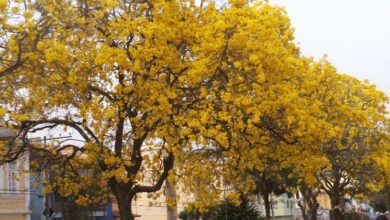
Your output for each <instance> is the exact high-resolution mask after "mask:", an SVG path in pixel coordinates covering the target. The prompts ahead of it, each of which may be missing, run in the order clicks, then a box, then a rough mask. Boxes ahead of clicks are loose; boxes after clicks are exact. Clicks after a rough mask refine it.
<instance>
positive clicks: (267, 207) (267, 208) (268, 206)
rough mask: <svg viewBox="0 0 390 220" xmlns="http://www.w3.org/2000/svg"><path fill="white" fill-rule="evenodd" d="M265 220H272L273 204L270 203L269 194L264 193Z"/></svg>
mask: <svg viewBox="0 0 390 220" xmlns="http://www.w3.org/2000/svg"><path fill="white" fill-rule="evenodd" d="M262 196H263V200H264V209H265V219H267V220H271V203H270V201H269V193H263V194H262Z"/></svg>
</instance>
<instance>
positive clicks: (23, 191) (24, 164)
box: [0, 129, 31, 220]
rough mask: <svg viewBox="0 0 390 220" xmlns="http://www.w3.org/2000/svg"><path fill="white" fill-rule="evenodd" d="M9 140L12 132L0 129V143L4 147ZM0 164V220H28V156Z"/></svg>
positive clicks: (29, 215)
mask: <svg viewBox="0 0 390 220" xmlns="http://www.w3.org/2000/svg"><path fill="white" fill-rule="evenodd" d="M11 138H13V132H12V130H9V129H0V141H2V142H3V144H5V146H8V144H9V143H8V141H9V140H10V139H11ZM8 147H9V146H8ZM0 164H1V165H0V220H30V218H31V210H30V205H29V200H30V189H29V186H30V183H29V176H28V171H29V166H28V154H27V153H25V154H23V155H21V157H19V159H18V160H16V161H14V162H11V163H0Z"/></svg>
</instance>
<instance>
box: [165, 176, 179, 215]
mask: <svg viewBox="0 0 390 220" xmlns="http://www.w3.org/2000/svg"><path fill="white" fill-rule="evenodd" d="M165 198H166V201H167V220H177V204H176V185H175V184H174V183H171V182H170V181H169V180H168V178H167V179H166V180H165Z"/></svg>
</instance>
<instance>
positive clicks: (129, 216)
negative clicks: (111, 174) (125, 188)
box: [117, 196, 135, 220]
mask: <svg viewBox="0 0 390 220" xmlns="http://www.w3.org/2000/svg"><path fill="white" fill-rule="evenodd" d="M119 197H120V196H119ZM117 202H118V209H119V215H120V220H134V219H135V218H134V216H133V213H132V210H131V199H123V200H122V199H118V198H117Z"/></svg>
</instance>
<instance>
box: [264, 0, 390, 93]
mask: <svg viewBox="0 0 390 220" xmlns="http://www.w3.org/2000/svg"><path fill="white" fill-rule="evenodd" d="M270 2H271V3H273V4H277V5H281V6H285V9H286V11H287V13H288V16H289V17H290V19H291V22H292V26H293V27H294V28H295V37H296V41H297V42H299V45H300V47H301V49H302V52H303V54H304V55H305V56H314V57H315V58H321V57H322V56H323V54H327V55H328V59H329V60H330V61H331V62H332V63H333V64H334V65H335V66H336V67H337V69H338V70H339V71H340V72H343V73H348V74H350V75H352V76H355V77H357V78H359V79H368V80H370V82H371V83H374V84H376V85H377V87H378V88H379V89H381V90H383V91H385V92H386V94H387V95H388V96H390V0H370V1H369V0H270Z"/></svg>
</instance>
